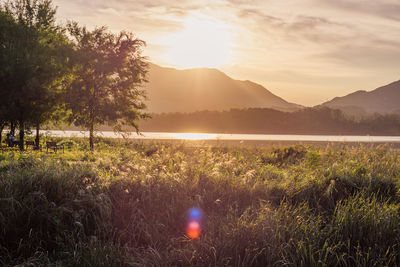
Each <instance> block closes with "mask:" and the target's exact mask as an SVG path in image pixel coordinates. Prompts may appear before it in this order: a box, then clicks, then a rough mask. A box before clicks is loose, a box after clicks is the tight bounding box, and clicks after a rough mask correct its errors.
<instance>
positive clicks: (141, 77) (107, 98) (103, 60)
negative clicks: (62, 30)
mask: <svg viewBox="0 0 400 267" xmlns="http://www.w3.org/2000/svg"><path fill="white" fill-rule="evenodd" d="M68 29H69V32H70V34H71V36H72V37H73V42H74V48H75V52H76V59H77V62H76V63H77V64H76V66H75V69H74V73H73V76H72V77H73V78H72V82H71V84H70V86H69V87H68V89H67V94H66V96H67V97H66V99H67V100H66V103H67V107H68V108H69V109H70V110H71V111H72V112H71V117H70V121H71V122H74V124H75V125H76V126H80V127H84V128H85V129H87V130H88V131H89V132H90V136H89V144H90V150H91V151H93V150H94V131H95V129H96V126H97V125H100V124H105V123H107V124H109V125H111V126H113V127H114V130H115V131H121V130H122V128H123V127H124V126H126V125H129V126H133V127H134V128H135V129H136V131H137V132H138V131H139V129H138V126H137V124H136V121H137V120H138V119H141V118H146V117H148V114H146V113H145V112H143V110H144V109H145V108H146V106H145V104H144V100H145V91H144V90H143V87H142V84H143V83H144V82H146V73H147V68H148V64H147V62H146V59H145V57H143V56H142V55H141V53H142V47H143V46H144V45H145V42H144V41H142V40H139V39H137V38H135V37H134V35H133V34H132V33H127V32H121V33H119V34H112V33H110V32H108V31H107V29H106V28H105V27H101V28H96V29H94V30H93V31H89V30H87V29H86V28H85V27H79V26H78V25H77V24H76V23H70V24H69V25H68Z"/></svg>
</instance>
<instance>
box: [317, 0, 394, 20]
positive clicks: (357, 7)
mask: <svg viewBox="0 0 400 267" xmlns="http://www.w3.org/2000/svg"><path fill="white" fill-rule="evenodd" d="M323 1H324V2H325V3H326V4H328V5H330V6H332V7H336V8H341V9H345V10H347V11H351V12H360V13H366V14H372V15H375V16H379V17H382V18H386V19H393V20H397V21H399V20H400V3H399V1H397V0H379V1H378V0H351V1H349V0H323Z"/></svg>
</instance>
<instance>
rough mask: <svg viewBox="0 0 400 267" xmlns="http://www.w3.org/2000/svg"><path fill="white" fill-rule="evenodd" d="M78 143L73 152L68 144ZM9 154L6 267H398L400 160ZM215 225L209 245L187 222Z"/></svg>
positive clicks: (248, 152)
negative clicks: (191, 212) (193, 215)
mask: <svg viewBox="0 0 400 267" xmlns="http://www.w3.org/2000/svg"><path fill="white" fill-rule="evenodd" d="M64 141H65V142H70V140H64ZM72 142H73V145H71V147H72V150H70V151H67V152H66V153H65V154H46V153H39V152H28V153H23V154H20V153H19V152H18V153H15V152H3V153H2V154H0V160H1V161H0V265H2V266H14V265H18V264H22V265H61V266H63V265H71V266H74V265H75V266H77V265H79V266H143V265H146V266H188V265H193V266H204V265H208V266H209V265H212V266H225V265H228V266H396V265H400V248H399V244H400V237H399V236H400V199H399V193H400V191H399V188H400V184H399V181H400V180H399V177H400V164H399V156H400V151H398V150H395V149H393V148H391V147H390V146H378V147H372V146H365V145H364V146H362V145H358V146H354V147H351V146H342V145H335V146H329V145H328V146H324V147H322V146H314V147H312V146H301V145H297V146H290V147H282V146H275V147H267V148H235V147H190V146H188V145H185V144H174V145H173V144H140V143H134V142H128V141H117V140H109V139H105V140H102V141H101V143H100V145H99V146H98V148H99V150H98V151H97V152H96V153H95V154H91V153H87V152H86V151H85V149H84V147H82V146H81V143H82V142H83V141H82V140H80V139H74V140H72ZM192 207H199V208H201V209H202V210H203V211H204V214H205V217H204V221H203V225H202V227H203V229H202V235H201V237H200V238H199V239H196V240H190V239H189V238H188V237H186V235H185V223H186V219H185V218H186V213H187V211H188V209H190V208H192Z"/></svg>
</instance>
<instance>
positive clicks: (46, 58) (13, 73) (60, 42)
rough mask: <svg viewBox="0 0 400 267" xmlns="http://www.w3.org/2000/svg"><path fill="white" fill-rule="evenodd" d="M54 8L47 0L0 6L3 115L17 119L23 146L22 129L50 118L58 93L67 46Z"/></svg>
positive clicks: (0, 65) (66, 39) (65, 64)
mask: <svg viewBox="0 0 400 267" xmlns="http://www.w3.org/2000/svg"><path fill="white" fill-rule="evenodd" d="M55 14H56V9H55V8H54V7H53V6H52V2H51V0H16V1H12V2H6V4H4V5H2V6H1V7H0V16H1V19H0V23H1V29H2V31H1V33H0V43H1V45H0V98H1V101H2V103H1V104H2V105H5V106H7V108H8V112H7V118H8V119H9V120H10V121H17V122H18V126H19V137H20V149H21V150H23V148H24V147H23V143H24V134H25V131H26V129H27V128H28V127H30V126H32V125H34V126H36V128H37V129H38V128H39V126H40V124H41V123H43V122H45V121H47V120H49V119H50V118H51V115H52V113H53V111H54V110H55V109H56V107H57V106H58V104H59V101H58V100H59V99H60V96H61V93H62V82H61V80H62V79H63V77H64V75H65V73H66V72H67V67H68V64H67V63H68V51H69V49H68V38H67V37H66V35H65V33H64V30H63V29H62V28H61V27H59V26H57V25H56V23H55ZM37 142H38V136H37Z"/></svg>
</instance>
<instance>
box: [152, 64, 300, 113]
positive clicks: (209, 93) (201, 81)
mask: <svg viewBox="0 0 400 267" xmlns="http://www.w3.org/2000/svg"><path fill="white" fill-rule="evenodd" d="M148 79H149V83H148V84H147V85H146V90H147V94H148V97H149V100H148V103H147V104H148V110H149V111H150V112H152V113H163V112H165V113H167V112H195V111H200V110H213V111H222V110H229V109H231V108H273V109H277V110H282V111H295V110H298V109H301V108H302V106H300V105H296V104H293V103H289V102H287V101H285V100H284V99H282V98H280V97H278V96H276V95H274V94H272V93H271V92H270V91H268V90H267V89H266V88H264V87H263V86H261V85H259V84H256V83H253V82H250V81H238V80H234V79H232V78H230V77H229V76H227V75H226V74H224V73H223V72H221V71H219V70H217V69H207V68H201V69H189V70H176V69H172V68H164V67H160V66H157V65H154V64H151V65H150V71H149V76H148Z"/></svg>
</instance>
